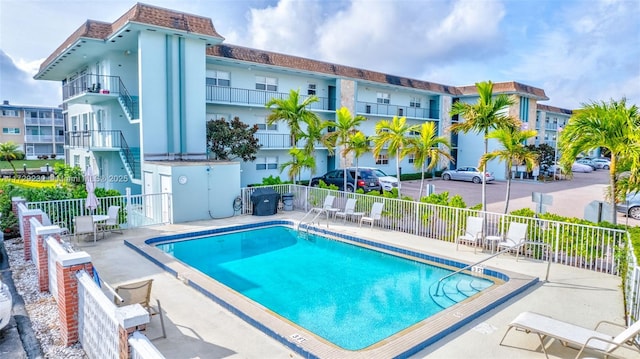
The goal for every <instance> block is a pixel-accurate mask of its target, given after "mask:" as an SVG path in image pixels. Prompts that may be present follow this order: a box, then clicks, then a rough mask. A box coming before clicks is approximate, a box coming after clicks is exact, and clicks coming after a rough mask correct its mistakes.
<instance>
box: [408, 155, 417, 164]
mask: <svg viewBox="0 0 640 359" xmlns="http://www.w3.org/2000/svg"><path fill="white" fill-rule="evenodd" d="M415 162H416V156H415V155H409V163H415Z"/></svg>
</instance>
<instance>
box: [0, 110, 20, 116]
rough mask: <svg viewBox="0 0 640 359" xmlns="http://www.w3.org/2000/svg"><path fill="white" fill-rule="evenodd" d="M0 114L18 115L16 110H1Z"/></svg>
mask: <svg viewBox="0 0 640 359" xmlns="http://www.w3.org/2000/svg"><path fill="white" fill-rule="evenodd" d="M2 116H5V117H18V111H16V110H2Z"/></svg>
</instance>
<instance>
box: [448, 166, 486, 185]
mask: <svg viewBox="0 0 640 359" xmlns="http://www.w3.org/2000/svg"><path fill="white" fill-rule="evenodd" d="M442 179H443V180H445V181H448V180H458V181H471V182H473V183H482V180H483V179H484V180H485V181H487V182H490V181H493V180H494V179H495V177H493V173H489V172H485V173H484V175H483V174H482V172H480V170H478V169H477V168H476V167H459V168H457V169H455V170H446V171H444V172H442Z"/></svg>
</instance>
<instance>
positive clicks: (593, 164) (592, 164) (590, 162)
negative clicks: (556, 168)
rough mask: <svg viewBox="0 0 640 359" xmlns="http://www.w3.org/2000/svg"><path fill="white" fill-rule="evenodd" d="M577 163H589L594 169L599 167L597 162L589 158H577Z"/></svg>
mask: <svg viewBox="0 0 640 359" xmlns="http://www.w3.org/2000/svg"><path fill="white" fill-rule="evenodd" d="M576 162H577V163H579V164H582V165H587V166H589V167H591V169H593V170H594V171H595V170H597V169H598V166H596V164H595V162H593V161H592V160H590V159H588V158H580V159H578V160H576Z"/></svg>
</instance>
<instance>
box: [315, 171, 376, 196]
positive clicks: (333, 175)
mask: <svg viewBox="0 0 640 359" xmlns="http://www.w3.org/2000/svg"><path fill="white" fill-rule="evenodd" d="M355 177H356V170H355V168H353V169H348V170H347V192H353V190H354V188H355V187H356V186H354V181H355ZM320 180H322V181H323V182H324V183H326V184H328V185H329V184H333V185H336V186H338V188H339V189H341V190H343V188H342V187H344V170H342V169H339V170H333V171H329V172H327V173H325V174H324V175H322V176H320V177H314V178H312V179H311V185H312V186H314V187H317V186H318V184H319V183H320ZM357 188H362V189H363V190H364V191H365V192H369V191H382V187H381V186H380V181H379V180H378V176H376V174H375V172H374V171H372V170H371V169H363V168H359V169H358V186H357Z"/></svg>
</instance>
